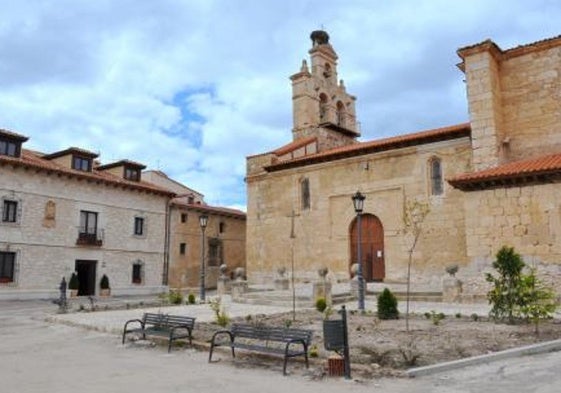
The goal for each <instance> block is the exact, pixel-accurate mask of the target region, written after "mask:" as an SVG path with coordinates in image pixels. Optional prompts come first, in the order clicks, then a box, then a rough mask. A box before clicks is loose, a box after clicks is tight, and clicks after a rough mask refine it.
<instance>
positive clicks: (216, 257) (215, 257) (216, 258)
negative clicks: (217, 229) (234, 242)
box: [208, 238, 222, 266]
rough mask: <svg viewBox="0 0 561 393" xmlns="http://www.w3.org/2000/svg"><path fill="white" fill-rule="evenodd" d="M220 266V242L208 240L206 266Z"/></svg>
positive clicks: (212, 239) (216, 239)
mask: <svg viewBox="0 0 561 393" xmlns="http://www.w3.org/2000/svg"><path fill="white" fill-rule="evenodd" d="M221 264H222V240H220V239H218V238H210V239H208V265H209V266H220V265H221Z"/></svg>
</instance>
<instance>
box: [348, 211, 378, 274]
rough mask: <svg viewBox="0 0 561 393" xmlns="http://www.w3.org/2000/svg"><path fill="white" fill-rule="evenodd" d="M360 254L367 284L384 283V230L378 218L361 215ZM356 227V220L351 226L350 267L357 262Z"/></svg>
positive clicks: (370, 215)
mask: <svg viewBox="0 0 561 393" xmlns="http://www.w3.org/2000/svg"><path fill="white" fill-rule="evenodd" d="M360 227H361V234H360V238H361V241H360V250H361V252H360V254H361V259H362V276H363V277H364V279H365V280H366V281H367V282H372V281H384V278H385V276H386V267H385V262H384V228H383V227H382V223H381V222H380V220H379V219H378V217H376V216H374V215H372V214H363V215H362V217H361V225H360ZM357 243H358V226H357V219H356V218H355V220H354V221H353V224H352V225H351V260H350V261H349V262H350V264H351V265H352V264H353V263H355V262H357V261H358V245H357Z"/></svg>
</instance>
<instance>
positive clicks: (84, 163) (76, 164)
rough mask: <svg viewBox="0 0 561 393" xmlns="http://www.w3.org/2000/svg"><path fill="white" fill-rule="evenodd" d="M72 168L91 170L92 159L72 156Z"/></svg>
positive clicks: (84, 170)
mask: <svg viewBox="0 0 561 393" xmlns="http://www.w3.org/2000/svg"><path fill="white" fill-rule="evenodd" d="M72 169H76V170H77V171H83V172H91V170H92V160H91V159H90V158H86V157H81V156H73V157H72Z"/></svg>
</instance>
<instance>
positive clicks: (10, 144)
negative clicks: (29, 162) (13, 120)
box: [0, 129, 27, 157]
mask: <svg viewBox="0 0 561 393" xmlns="http://www.w3.org/2000/svg"><path fill="white" fill-rule="evenodd" d="M26 140H27V137H25V136H23V135H19V134H15V133H13V132H10V131H7V130H3V129H0V155H2V156H10V157H19V156H21V144H22V143H23V142H25V141H26Z"/></svg>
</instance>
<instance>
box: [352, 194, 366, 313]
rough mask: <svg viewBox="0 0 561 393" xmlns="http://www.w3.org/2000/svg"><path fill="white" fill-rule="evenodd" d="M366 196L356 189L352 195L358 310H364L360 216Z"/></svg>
mask: <svg viewBox="0 0 561 393" xmlns="http://www.w3.org/2000/svg"><path fill="white" fill-rule="evenodd" d="M365 199H366V197H365V196H364V195H362V194H361V193H360V191H357V192H356V194H354V195H353V196H352V200H353V205H354V208H355V213H356V225H357V243H356V244H357V259H358V268H357V272H356V279H357V281H358V309H359V311H362V312H363V311H364V279H363V277H362V255H361V251H362V250H361V244H360V242H361V216H362V209H363V207H364V200H365Z"/></svg>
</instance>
